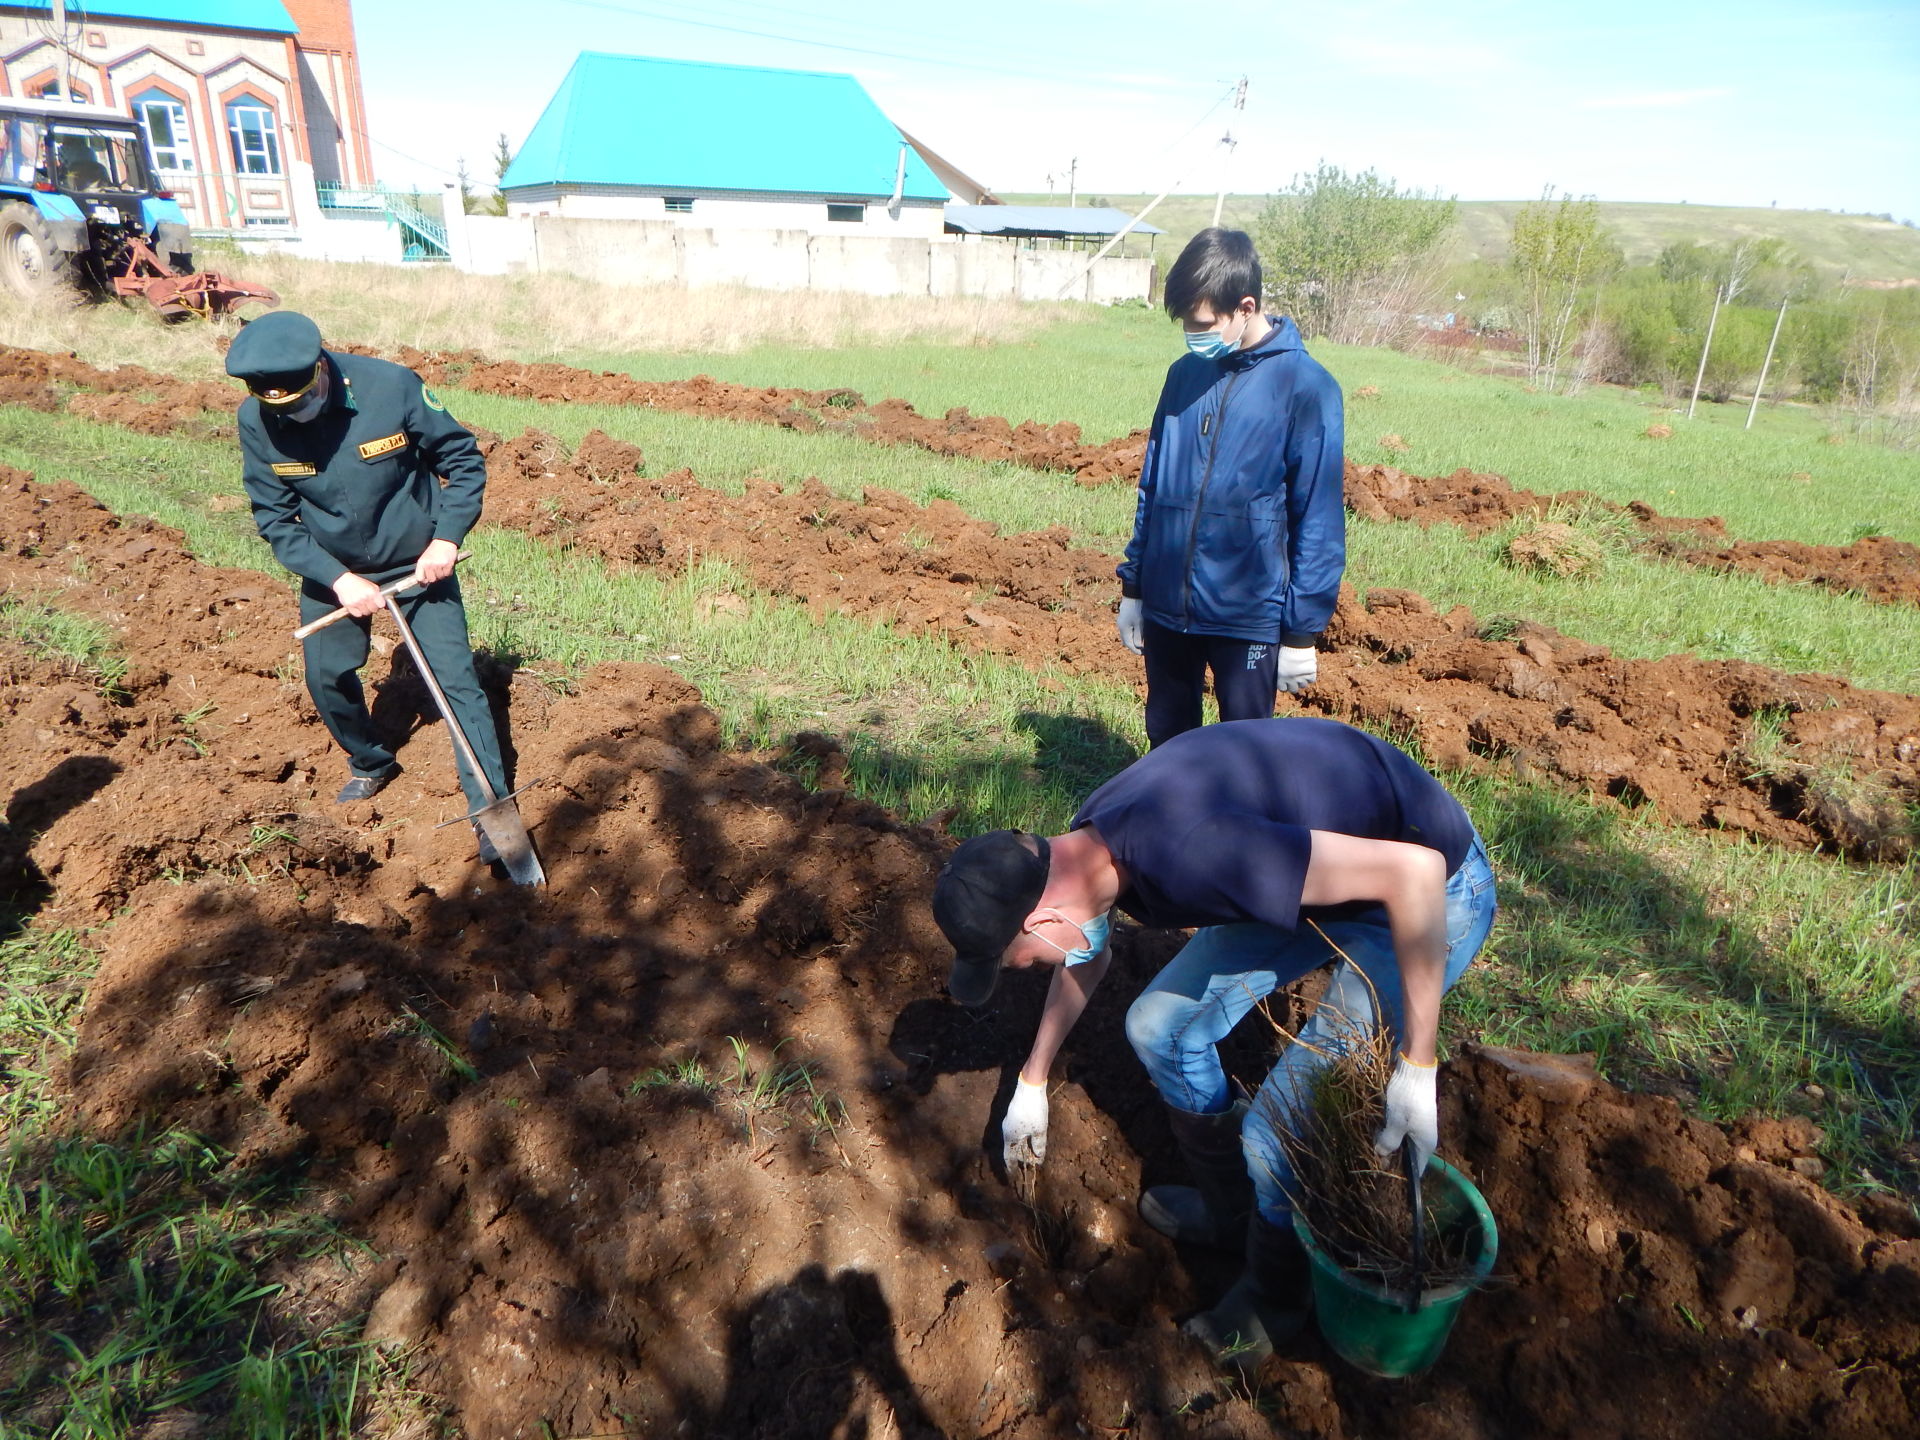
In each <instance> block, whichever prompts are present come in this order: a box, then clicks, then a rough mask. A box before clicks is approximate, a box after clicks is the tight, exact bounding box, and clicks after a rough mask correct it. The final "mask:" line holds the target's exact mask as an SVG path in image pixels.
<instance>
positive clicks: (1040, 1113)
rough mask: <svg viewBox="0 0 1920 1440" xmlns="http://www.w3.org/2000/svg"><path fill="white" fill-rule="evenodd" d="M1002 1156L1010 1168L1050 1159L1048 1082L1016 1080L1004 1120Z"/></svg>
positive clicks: (1001, 1124) (1001, 1127)
mask: <svg viewBox="0 0 1920 1440" xmlns="http://www.w3.org/2000/svg"><path fill="white" fill-rule="evenodd" d="M1000 1142H1001V1150H1000V1158H1001V1159H1003V1160H1005V1161H1006V1162H1007V1168H1008V1169H1009V1170H1011V1169H1013V1167H1014V1166H1016V1165H1038V1164H1039V1163H1040V1162H1041V1161H1042V1160H1044V1159H1046V1158H1047V1085H1046V1082H1045V1081H1044V1080H1043V1081H1041V1082H1040V1083H1039V1084H1038V1085H1029V1084H1028V1083H1027V1082H1026V1081H1025V1080H1024V1079H1015V1081H1014V1083H1013V1098H1012V1099H1011V1100H1009V1101H1008V1102H1007V1118H1006V1119H1005V1120H1002V1121H1001V1122H1000Z"/></svg>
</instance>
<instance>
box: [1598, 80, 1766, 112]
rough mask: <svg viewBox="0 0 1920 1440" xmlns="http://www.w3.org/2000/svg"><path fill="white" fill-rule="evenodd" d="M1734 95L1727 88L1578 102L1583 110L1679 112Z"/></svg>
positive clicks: (1666, 91) (1721, 86) (1603, 96)
mask: <svg viewBox="0 0 1920 1440" xmlns="http://www.w3.org/2000/svg"><path fill="white" fill-rule="evenodd" d="M1731 94H1733V91H1732V90H1731V89H1729V88H1728V87H1727V86H1724V85H1720V86H1715V87H1713V88H1712V89H1708V90H1654V91H1649V92H1648V93H1646V94H1643V95H1600V96H1595V97H1594V98H1593V99H1590V100H1582V101H1579V102H1578V105H1579V108H1580V109H1582V110H1678V109H1680V108H1681V107H1682V106H1686V105H1698V104H1700V103H1702V102H1703V101H1707V100H1720V99H1724V98H1725V97H1726V96H1728V95H1731Z"/></svg>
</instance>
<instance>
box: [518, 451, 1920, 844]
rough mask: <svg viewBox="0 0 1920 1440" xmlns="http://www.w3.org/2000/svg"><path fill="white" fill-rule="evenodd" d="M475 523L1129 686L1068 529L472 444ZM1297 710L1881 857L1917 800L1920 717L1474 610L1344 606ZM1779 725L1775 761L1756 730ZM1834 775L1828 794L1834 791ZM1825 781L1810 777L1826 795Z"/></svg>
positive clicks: (618, 454)
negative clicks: (721, 487) (482, 472)
mask: <svg viewBox="0 0 1920 1440" xmlns="http://www.w3.org/2000/svg"><path fill="white" fill-rule="evenodd" d="M483 448H484V449H486V451H487V454H488V476H489V479H488V491H487V518H488V520H489V521H490V522H491V523H493V524H497V525H506V526H509V527H512V528H514V529H517V530H523V531H525V532H527V533H529V534H532V535H537V536H541V537H543V538H546V539H550V540H554V541H557V542H564V543H566V544H570V545H575V546H580V547H583V548H585V549H588V550H591V551H594V552H595V553H598V554H600V555H603V556H605V557H607V558H609V559H612V560H616V561H626V562H630V563H633V564H638V565H649V566H655V567H664V568H673V567H675V566H678V565H681V564H684V563H685V562H686V560H687V558H688V556H689V555H690V554H691V555H701V554H709V555H720V556H724V557H726V558H727V559H728V560H730V561H732V562H734V563H735V564H737V565H739V566H741V567H742V568H743V569H744V570H745V571H746V572H747V573H748V574H750V575H751V576H752V577H753V579H754V581H755V583H756V584H758V585H760V586H763V587H765V588H766V589H769V590H771V591H774V592H775V593H778V594H782V595H789V596H792V597H795V598H797V599H801V600H804V601H805V602H806V603H807V604H809V605H810V606H812V607H815V608H816V609H826V610H840V611H843V612H846V613H849V614H861V615H884V616H887V617H889V618H890V619H892V620H894V621H895V622H896V623H899V624H901V625H904V626H906V627H908V628H912V629H921V630H930V631H935V632H937V633H940V634H944V635H946V636H948V637H949V638H951V639H952V640H954V641H956V642H957V643H960V644H963V645H966V646H968V647H969V648H974V649H980V650H985V651H988V652H991V653H994V654H998V655H1003V656H1006V657H1008V658H1010V659H1015V660H1018V661H1020V662H1022V663H1024V664H1029V665H1034V666H1041V667H1044V666H1059V667H1060V668H1062V669H1064V670H1067V671H1069V672H1073V673H1080V674H1101V675H1106V676H1109V677H1112V678H1114V679H1116V680H1120V681H1122V682H1123V683H1128V684H1133V683H1137V682H1138V679H1139V675H1140V669H1139V661H1138V660H1137V659H1135V658H1134V657H1133V656H1131V655H1128V654H1127V653H1126V652H1125V651H1124V650H1122V649H1121V648H1120V644H1119V641H1118V638H1117V637H1116V635H1115V633H1114V627H1113V611H1112V606H1113V594H1114V581H1113V558H1112V557H1111V556H1109V555H1105V554H1101V553H1099V552H1097V551H1091V550H1076V549H1073V548H1071V547H1070V545H1069V543H1068V535H1067V532H1066V531H1065V530H1064V529H1060V528H1055V529H1052V530H1043V531H1034V532H1030V533H1026V534H1019V535H1009V536H1002V535H1000V534H999V533H998V532H997V530H996V529H995V527H994V526H992V525H991V524H989V523H987V522H985V521H981V520H976V519H974V518H972V517H971V516H969V515H967V514H966V513H965V512H964V511H962V510H961V509H960V508H959V507H958V506H956V505H954V504H952V503H951V502H948V501H935V502H934V503H933V504H932V505H930V506H926V507H921V506H918V505H915V504H913V503H912V502H911V501H909V500H907V499H906V498H904V497H903V496H900V495H897V494H894V493H892V492H889V491H883V490H869V491H867V492H866V494H865V498H864V500H863V501H859V502H856V501H851V500H842V499H838V498H836V497H835V496H834V495H833V494H832V493H831V492H830V491H828V489H827V488H826V486H824V485H822V484H820V483H819V482H818V481H810V482H808V483H807V484H806V485H804V486H802V487H801V488H800V489H798V490H795V491H793V492H790V493H783V492H782V491H781V490H780V489H779V488H778V487H776V486H774V485H771V484H752V485H749V487H748V489H747V493H746V495H745V496H744V497H740V498H735V497H732V496H728V495H725V494H723V493H721V492H719V491H717V490H712V489H708V488H706V487H703V486H701V485H700V484H699V483H698V482H697V481H696V480H695V478H694V477H693V476H692V474H691V473H689V472H687V471H675V472H673V473H671V474H668V475H665V476H661V477H659V478H650V477H647V476H645V475H643V474H641V473H639V471H640V469H641V466H642V462H643V457H642V456H641V454H640V452H639V450H638V449H637V448H636V447H634V446H631V445H624V444H622V443H620V442H618V441H614V440H610V439H609V438H608V437H606V436H605V435H602V434H600V433H599V432H597V431H596V432H594V433H593V434H590V435H589V436H588V437H587V439H586V440H585V441H584V442H583V443H582V445H581V447H580V453H579V454H578V455H577V456H574V457H572V458H571V459H569V457H568V456H567V453H566V449H565V447H564V446H563V445H561V444H560V443H559V442H558V441H557V440H555V439H554V438H553V437H552V436H549V435H542V434H539V433H538V432H534V431H529V432H527V433H525V434H523V435H521V436H519V437H517V438H516V439H513V440H507V441H501V440H498V439H496V438H494V437H486V440H485V443H484V446H483ZM1327 644H1328V646H1329V647H1330V650H1331V653H1325V654H1323V655H1322V656H1321V660H1320V679H1319V681H1318V683H1317V684H1316V685H1315V686H1314V687H1313V688H1312V689H1311V690H1309V691H1308V692H1307V693H1306V694H1305V695H1304V696H1303V697H1301V699H1302V704H1303V706H1304V707H1305V708H1309V709H1312V710H1317V711H1320V712H1321V713H1326V714H1333V715H1338V716H1343V717H1347V718H1357V719H1364V720H1368V721H1374V722H1380V723H1385V724H1389V725H1392V726H1395V727H1397V728H1400V729H1402V730H1404V731H1407V732H1409V733H1412V734H1414V735H1416V736H1417V737H1418V739H1419V742H1420V744H1421V746H1422V747H1423V749H1424V750H1425V753H1426V754H1427V756H1428V757H1429V758H1430V759H1431V760H1433V761H1435V762H1436V763H1438V764H1440V765H1443V766H1448V767H1454V768H1468V767H1472V766H1474V765H1477V764H1482V763H1486V762H1488V761H1493V762H1497V763H1501V764H1509V765H1512V766H1514V767H1516V768H1518V769H1523V770H1528V771H1538V772H1540V773H1543V774H1547V775H1552V776H1555V777H1558V778H1559V779H1561V780H1565V781H1570V782H1572V783H1575V784H1578V785H1581V786H1585V787H1587V788H1589V789H1591V790H1593V791H1594V792H1596V793H1598V794H1600V795H1604V796H1612V797H1614V798H1616V799H1619V800H1622V801H1624V802H1626V803H1630V804H1652V805H1654V806H1655V807H1656V808H1657V809H1658V810H1659V811H1660V813H1661V814H1663V815H1665V816H1667V817H1668V818H1670V819H1672V820H1675V821H1678V822H1680V823H1683V824H1688V825H1710V826H1719V827H1723V828H1727V829H1734V830H1742V831H1747V832H1749V833H1752V834H1755V835H1760V836H1764V837H1766V838H1768V839H1773V840H1781V841H1786V842H1788V843H1794V844H1802V845H1811V844H1826V845H1831V846H1834V847H1837V848H1840V849H1843V850H1847V851H1849V852H1852V853H1856V854H1861V855H1885V856H1892V855H1898V854H1900V853H1903V851H1904V849H1905V848H1906V847H1907V846H1908V845H1909V844H1910V842H1911V832H1910V829H1909V823H1908V820H1907V818H1906V815H1907V812H1906V807H1907V806H1908V805H1909V804H1911V803H1913V802H1915V801H1920V698H1915V697H1913V696H1905V695H1892V694H1886V693H1882V692H1877V691H1864V690H1857V689H1855V688H1854V687H1852V686H1851V685H1848V684H1846V683H1845V682H1844V681H1839V680H1835V679H1831V678H1828V677H1823V676H1817V675H1791V676H1790V675H1785V674H1782V673H1781V672H1779V671H1775V670H1769V669H1766V668H1764V667H1762V666H1758V665H1752V664H1748V663H1746V662H1743V661H1731V660H1728V661H1702V660H1695V659H1692V658H1691V657H1687V656H1672V657H1669V658H1667V659H1663V660H1623V659H1620V658H1618V657H1616V656H1614V655H1612V654H1611V653H1609V652H1608V651H1607V650H1605V649H1603V648H1601V647H1600V646H1597V645H1588V644H1585V643H1583V642H1581V641H1578V640H1575V639H1573V638H1571V637H1569V636H1565V635H1561V634H1559V633H1557V632H1555V631H1552V630H1550V629H1548V628H1546V627H1545V626H1539V625H1532V624H1523V625H1521V626H1520V627H1519V628H1518V629H1516V630H1515V631H1514V632H1513V633H1512V634H1511V635H1508V636H1506V637H1505V638H1502V639H1499V640H1490V639H1483V638H1481V637H1480V635H1479V633H1478V629H1477V626H1476V624H1475V621H1474V618H1473V616H1472V614H1471V613H1469V612H1468V611H1467V610H1466V609H1464V608H1459V609H1456V610H1454V611H1453V612H1451V613H1450V614H1447V615H1438V614H1435V613H1434V611H1433V609H1432V607H1430V606H1429V605H1428V604H1427V603H1426V601H1424V600H1423V599H1421V598H1420V597H1419V596H1418V595H1415V594H1412V593H1411V592H1407V591H1375V592H1374V593H1373V594H1372V596H1371V597H1370V598H1369V601H1368V603H1367V605H1365V606H1362V605H1360V604H1359V603H1357V601H1356V600H1355V599H1354V597H1353V595H1352V593H1351V592H1350V591H1347V592H1343V593H1342V596H1341V601H1340V606H1339V609H1338V611H1337V613H1336V615H1335V617H1334V621H1333V624H1332V625H1331V626H1330V627H1329V628H1328V631H1327ZM1775 717H1782V718H1783V722H1784V733H1785V735H1786V737H1787V740H1788V745H1789V751H1788V755H1789V758H1785V759H1777V758H1772V757H1767V758H1765V759H1764V760H1763V758H1762V757H1761V756H1760V754H1759V751H1758V749H1757V747H1756V735H1757V725H1758V724H1759V723H1760V721H1762V720H1768V721H1770V720H1771V719H1772V718H1775ZM1843 768H1844V769H1846V770H1847V772H1848V775H1849V781H1848V783H1847V784H1846V785H1834V784H1832V783H1831V779H1830V777H1831V776H1833V775H1835V774H1837V773H1838V772H1839V771H1840V770H1841V769H1843ZM1823 776H1825V777H1828V779H1826V780H1823V778H1822V777H1823Z"/></svg>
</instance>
